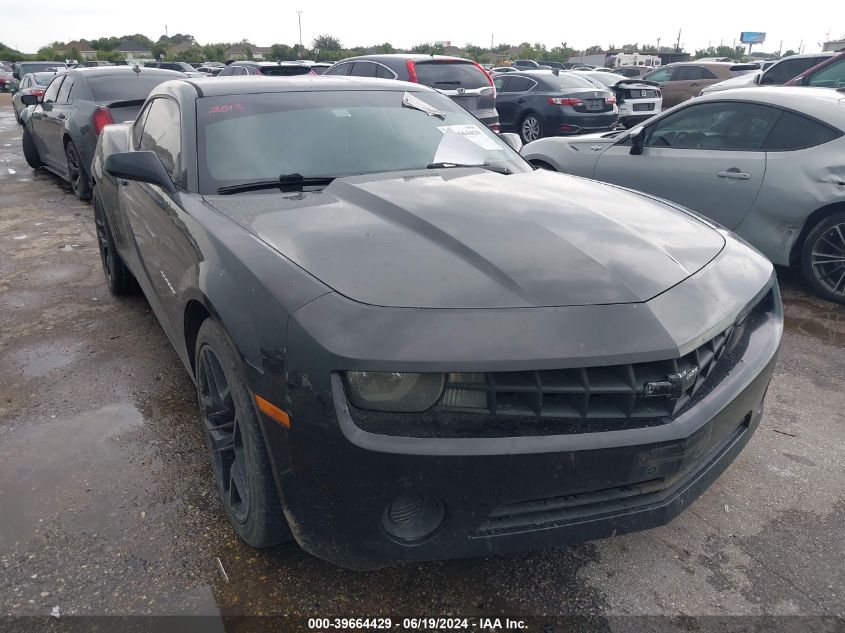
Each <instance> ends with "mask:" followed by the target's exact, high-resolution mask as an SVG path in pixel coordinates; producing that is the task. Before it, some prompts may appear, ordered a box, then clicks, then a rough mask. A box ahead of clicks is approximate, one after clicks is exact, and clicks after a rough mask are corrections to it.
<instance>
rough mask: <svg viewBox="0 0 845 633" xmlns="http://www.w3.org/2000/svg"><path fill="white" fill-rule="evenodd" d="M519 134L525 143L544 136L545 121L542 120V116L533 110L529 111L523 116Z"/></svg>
mask: <svg viewBox="0 0 845 633" xmlns="http://www.w3.org/2000/svg"><path fill="white" fill-rule="evenodd" d="M519 135H520V136H521V137H522V142H523V143H525V144H528V143H530V142H531V141H536V140H537V139H538V138H543V122H542V121H540V117H539V116H537V115H536V114H534V113H533V112H529V113H528V114H526V115H525V116H524V117H522V122H521V123H520V124H519Z"/></svg>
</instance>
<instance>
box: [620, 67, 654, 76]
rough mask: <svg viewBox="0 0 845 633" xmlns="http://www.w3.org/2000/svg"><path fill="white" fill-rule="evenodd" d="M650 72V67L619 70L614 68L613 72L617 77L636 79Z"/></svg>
mask: <svg viewBox="0 0 845 633" xmlns="http://www.w3.org/2000/svg"><path fill="white" fill-rule="evenodd" d="M652 70H654V69H653V68H651V67H650V66H620V67H619V68H614V69H613V72H614V73H616V74H617V75H622V76H623V77H628V78H637V77H642V76H643V75H645V74H646V73H647V72H651V71H652Z"/></svg>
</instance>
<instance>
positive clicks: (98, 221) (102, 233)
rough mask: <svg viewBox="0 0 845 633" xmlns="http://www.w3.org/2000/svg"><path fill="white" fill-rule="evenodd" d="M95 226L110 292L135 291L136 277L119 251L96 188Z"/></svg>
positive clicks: (121, 293) (123, 293)
mask: <svg viewBox="0 0 845 633" xmlns="http://www.w3.org/2000/svg"><path fill="white" fill-rule="evenodd" d="M94 227H95V228H96V230H97V246H98V248H99V251H100V261H101V262H102V264H103V274H105V276H106V284H107V285H108V287H109V292H111V293H112V294H113V295H116V296H120V295H128V294H132V293H134V292H135V289H136V288H137V285H136V281H135V277H134V276H133V275H132V273H131V272H129V269H128V268H127V267H126V264H125V263H124V261H123V258H122V257H121V256H120V253H118V252H117V248H116V247H115V245H114V237H112V232H111V227H110V226H109V222H108V219H107V218H106V211H105V209H104V208H103V202H102V199H101V198H100V192H99V191H97V189H96V188H95V189H94Z"/></svg>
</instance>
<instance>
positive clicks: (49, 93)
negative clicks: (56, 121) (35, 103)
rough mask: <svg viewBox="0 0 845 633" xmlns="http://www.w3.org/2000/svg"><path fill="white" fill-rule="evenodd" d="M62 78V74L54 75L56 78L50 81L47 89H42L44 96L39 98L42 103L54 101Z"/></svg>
mask: <svg viewBox="0 0 845 633" xmlns="http://www.w3.org/2000/svg"><path fill="white" fill-rule="evenodd" d="M64 78H65V76H64V75H56V78H55V79H53V81H51V82H50V85H49V86H47V90H45V91H44V98H43V99H42V100H41V102H42V103H55V101H56V97H57V96H58V94H59V87H60V86H61V85H62V80H63V79H64Z"/></svg>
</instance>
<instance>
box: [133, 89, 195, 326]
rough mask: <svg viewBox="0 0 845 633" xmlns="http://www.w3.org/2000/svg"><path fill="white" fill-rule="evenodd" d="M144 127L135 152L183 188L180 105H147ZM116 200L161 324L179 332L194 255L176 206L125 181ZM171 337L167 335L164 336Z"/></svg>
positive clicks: (160, 100)
mask: <svg viewBox="0 0 845 633" xmlns="http://www.w3.org/2000/svg"><path fill="white" fill-rule="evenodd" d="M141 117H143V125H142V126H139V128H138V129H137V130H135V131H133V136H134V137H136V138H135V139H134V142H135V143H136V148H135V149H136V150H138V151H151V152H154V153H155V154H156V155H157V156H158V157H159V160H161V162H162V165H164V168H165V170H166V171H167V172H168V173H169V174H170V176H171V178H172V179H173V182H174V183H175V184H176V186H177V187H183V186H184V164H183V160H182V127H181V115H180V110H179V105H178V104H177V103H176V101H174V100H173V99H170V98H169V97H157V98H155V99H153V100H151V101H150V102H149V103H148V104H147V107H146V108H145V111H144V112H142V113H141ZM118 199H119V204H120V207H121V210H122V212H123V215H124V217H125V218H126V221H127V223H128V224H129V228H130V230H131V232H132V236H133V238H134V240H135V248H136V250H137V253H138V257H139V260H140V261H139V264H140V266H141V268H142V269H143V271H144V277H145V280H144V281H142V280H140V279H139V282H140V283H142V284H143V285H144V286H145V291H146V292H145V294H146V295H147V297H148V299H150V303H151V304H155V305H153V308H154V309H155V310H156V314H157V315H158V316H159V318H160V320H161V321H162V323H167V324H168V325H169V326H170V328H171V332H172V331H174V330H173V328H178V327H180V323H181V318H182V317H181V312H180V309H179V306H178V304H177V303H178V302H177V301H176V298H177V295H178V288H179V285H180V283H181V282H184V280H185V274H186V272H187V271H188V270H190V269H191V267H192V266H193V263H195V262H196V258H197V256H196V251H195V249H193V248H192V247H191V245H190V244H189V243H188V242H187V240H186V238H185V231H184V230H183V228H184V227H183V225H182V224H181V222H182V217H183V212H182V210H181V209H180V208H179V206H178V204H177V203H176V202H175V201H174V200H173V198H171V197H170V196H169V195H168V194H167V193H166V192H165V191H164V190H162V189H161V188H160V187H159V186H158V185H154V184H150V183H144V182H136V181H123V183H121V184H120V188H119V192H118ZM168 334H170V332H168Z"/></svg>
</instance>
